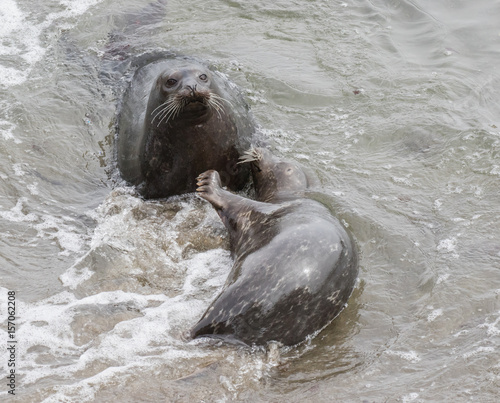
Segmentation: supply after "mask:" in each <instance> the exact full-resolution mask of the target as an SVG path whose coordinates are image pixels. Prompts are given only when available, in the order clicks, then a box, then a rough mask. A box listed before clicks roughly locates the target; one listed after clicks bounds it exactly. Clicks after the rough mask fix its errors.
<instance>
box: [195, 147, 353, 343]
mask: <svg viewBox="0 0 500 403" xmlns="http://www.w3.org/2000/svg"><path fill="white" fill-rule="evenodd" d="M244 161H245V162H251V165H252V174H253V180H254V185H255V192H256V199H257V200H250V199H247V198H244V197H242V196H239V195H236V194H233V193H231V192H229V191H226V190H224V189H222V187H221V182H220V179H219V175H218V173H217V172H216V171H213V170H211V171H208V172H205V173H203V174H201V175H200V176H199V178H198V180H199V182H198V185H199V188H198V189H197V191H198V194H199V195H200V196H201V197H202V198H204V199H205V200H208V201H209V202H210V203H211V204H212V205H213V207H214V208H215V209H216V210H217V212H218V214H219V216H220V217H221V219H222V221H223V222H224V224H225V226H226V228H227V229H228V231H229V238H230V249H231V253H232V256H233V258H234V265H233V267H232V270H231V272H230V274H229V276H228V279H227V281H226V284H225V286H224V288H223V290H222V292H221V293H220V294H219V296H218V297H217V298H216V299H215V300H214V301H213V302H212V304H211V305H210V307H209V308H208V310H207V311H206V312H205V314H204V315H203V316H202V318H201V319H200V321H199V322H198V323H197V324H196V325H195V326H194V328H193V329H192V330H191V336H192V337H193V338H196V337H200V336H210V337H221V338H227V339H237V340H239V341H242V342H244V343H246V344H248V345H251V344H257V345H264V344H266V343H267V342H268V341H278V342H281V343H283V344H284V345H295V344H297V343H300V342H301V341H303V340H304V339H305V338H306V336H308V335H311V334H312V333H314V332H316V331H318V330H319V329H322V328H323V327H324V326H326V325H327V324H328V323H329V322H330V321H331V320H333V319H334V318H335V317H336V316H337V315H338V314H339V313H340V311H342V309H343V308H344V306H345V305H346V302H347V300H348V298H349V296H350V295H351V293H352V290H353V288H354V285H355V282H356V278H357V276H358V256H357V250H356V246H355V243H354V242H353V240H352V239H351V237H350V235H349V234H348V233H347V232H346V230H345V229H344V227H343V226H342V225H341V224H340V222H339V221H338V220H337V219H336V218H335V217H333V216H332V214H331V213H330V211H329V210H328V209H327V208H326V207H325V206H324V205H322V204H321V203H319V202H317V201H315V200H312V199H310V198H307V197H306V194H307V192H306V191H307V188H308V183H309V182H310V181H309V179H308V177H307V176H306V174H305V173H304V171H303V170H302V169H301V168H300V167H299V166H298V165H297V164H295V163H291V162H286V161H282V160H280V159H278V158H276V157H274V156H273V155H272V154H271V153H270V152H269V151H267V150H265V149H262V148H257V149H251V150H250V151H249V152H248V153H247V154H246V156H245V158H244Z"/></svg>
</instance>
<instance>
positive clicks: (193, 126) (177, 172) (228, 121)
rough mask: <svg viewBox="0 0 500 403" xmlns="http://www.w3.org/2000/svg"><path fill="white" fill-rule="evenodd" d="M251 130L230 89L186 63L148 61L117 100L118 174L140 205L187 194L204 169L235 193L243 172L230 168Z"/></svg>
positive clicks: (174, 59)
mask: <svg viewBox="0 0 500 403" xmlns="http://www.w3.org/2000/svg"><path fill="white" fill-rule="evenodd" d="M253 129H254V128H253V122H252V119H251V117H250V112H249V108H248V106H247V105H246V103H245V102H244V100H243V97H242V96H241V94H240V93H239V92H238V90H237V89H236V86H235V85H234V84H231V83H229V82H228V81H227V80H225V79H224V78H223V77H222V76H221V75H219V74H217V73H215V72H213V71H211V70H210V69H209V68H208V67H206V66H205V65H203V64H201V63H198V62H196V61H193V60H191V59H189V58H182V57H174V56H172V57H170V58H168V57H167V58H166V59H160V60H155V61H153V62H151V63H148V64H146V65H144V66H142V67H140V68H139V69H138V70H137V71H136V73H135V74H134V76H133V78H132V80H131V82H130V86H129V88H128V90H127V91H126V93H125V96H124V98H123V102H122V106H121V110H120V113H119V118H118V132H117V163H118V168H119V170H120V173H121V175H122V177H123V179H125V180H126V181H128V182H129V183H131V184H132V185H136V187H137V190H138V191H139V193H140V194H141V195H142V196H143V197H145V198H159V197H168V196H171V195H178V194H183V193H188V192H194V191H195V189H196V176H197V175H198V174H199V173H200V172H203V171H205V170H207V169H216V170H218V171H219V172H220V173H221V178H222V183H223V185H224V186H227V187H228V188H229V189H233V190H239V189H241V188H242V187H243V186H244V185H245V184H246V182H247V180H248V178H249V175H250V172H249V171H250V170H249V168H248V167H241V166H239V165H237V162H238V158H239V157H240V155H241V154H242V153H243V151H244V150H246V149H247V148H248V147H249V145H250V141H251V137H252V134H253Z"/></svg>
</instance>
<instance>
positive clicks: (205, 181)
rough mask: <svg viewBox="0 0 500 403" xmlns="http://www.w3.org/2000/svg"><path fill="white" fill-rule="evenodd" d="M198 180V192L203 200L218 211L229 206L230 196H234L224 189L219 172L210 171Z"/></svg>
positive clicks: (201, 175)
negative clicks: (228, 199)
mask: <svg viewBox="0 0 500 403" xmlns="http://www.w3.org/2000/svg"><path fill="white" fill-rule="evenodd" d="M196 180H197V183H196V184H197V185H198V188H197V189H196V192H197V193H198V195H200V196H201V197H202V198H203V199H205V200H207V201H209V202H210V203H211V204H212V206H214V208H215V209H216V210H224V209H225V208H226V207H227V205H228V202H227V198H228V195H230V196H234V195H233V194H231V193H229V192H228V191H225V190H224V189H222V184H221V181H220V176H219V173H218V172H217V171H214V170H210V171H206V172H203V173H202V174H200V175H199V176H198V177H197V178H196Z"/></svg>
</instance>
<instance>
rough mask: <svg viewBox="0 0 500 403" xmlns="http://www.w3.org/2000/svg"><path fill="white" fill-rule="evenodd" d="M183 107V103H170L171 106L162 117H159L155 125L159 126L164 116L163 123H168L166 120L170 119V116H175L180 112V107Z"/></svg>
mask: <svg viewBox="0 0 500 403" xmlns="http://www.w3.org/2000/svg"><path fill="white" fill-rule="evenodd" d="M183 107H184V105H183V104H181V103H178V102H176V103H174V104H173V105H172V107H171V108H170V109H169V110H168V112H166V113H165V114H164V115H163V117H162V118H161V119H160V121H159V122H158V125H157V126H156V127H159V126H160V124H161V123H162V122H163V120H164V119H165V118H166V120H165V124H167V123H168V121H169V120H170V119H171V118H175V117H176V116H178V115H179V113H180V112H181V110H182V108H183Z"/></svg>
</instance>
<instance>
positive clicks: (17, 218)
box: [0, 197, 38, 222]
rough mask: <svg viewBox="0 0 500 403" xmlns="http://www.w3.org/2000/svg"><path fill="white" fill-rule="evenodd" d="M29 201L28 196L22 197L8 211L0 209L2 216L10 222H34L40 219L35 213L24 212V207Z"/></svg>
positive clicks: (0, 215)
mask: <svg viewBox="0 0 500 403" xmlns="http://www.w3.org/2000/svg"><path fill="white" fill-rule="evenodd" d="M27 201H28V199H27V198H26V197H20V198H19V199H18V200H17V203H16V205H15V206H14V207H12V208H11V209H10V210H8V211H0V217H2V218H3V219H4V220H7V221H10V222H33V221H36V220H37V219H38V216H37V215H36V214H33V213H27V214H26V213H24V212H23V208H24V205H25V203H26V202H27Z"/></svg>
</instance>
